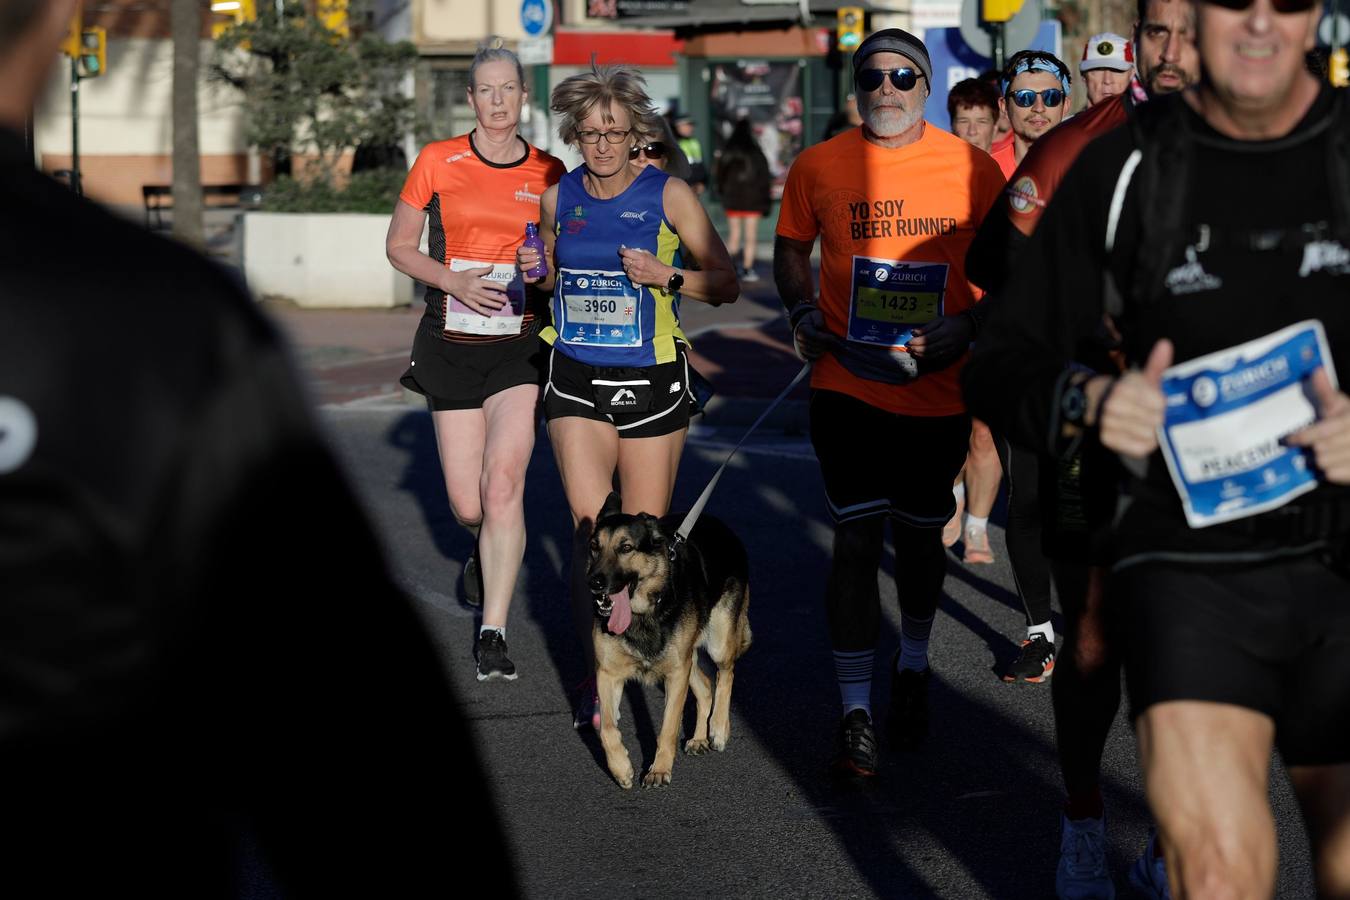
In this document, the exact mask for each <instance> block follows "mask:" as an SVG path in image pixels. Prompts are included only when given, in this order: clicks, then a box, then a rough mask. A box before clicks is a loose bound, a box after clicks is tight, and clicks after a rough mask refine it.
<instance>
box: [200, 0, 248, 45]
mask: <svg viewBox="0 0 1350 900" xmlns="http://www.w3.org/2000/svg"><path fill="white" fill-rule="evenodd" d="M257 17H258V10H257V7H256V5H255V2H254V0H212V3H211V39H212V40H215V39H216V38H218V37H220V36H221V34H223V33H224V32H225V31H226V30H227V29H230V28H233V27H234V26H236V25H238V24H240V23H241V22H251V21H253V20H254V19H256V18H257Z"/></svg>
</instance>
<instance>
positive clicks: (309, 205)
mask: <svg viewBox="0 0 1350 900" xmlns="http://www.w3.org/2000/svg"><path fill="white" fill-rule="evenodd" d="M407 177H408V173H407V172H404V171H403V170H402V169H375V170H373V171H368V172H358V173H357V174H355V175H353V176H352V177H351V180H350V181H349V182H348V184H347V186H346V187H345V188H343V189H339V188H337V187H335V186H334V185H333V184H332V182H330V181H327V180H325V179H315V180H312V181H297V180H296V179H294V178H291V177H290V176H289V175H282V176H281V177H279V178H278V179H277V180H276V181H274V182H272V183H271V184H269V185H268V186H267V187H266V189H265V190H264V191H263V201H262V208H263V211H264V212H298V213H383V214H385V215H388V214H389V213H391V212H393V211H394V203H395V202H397V201H398V194H399V191H401V190H402V189H403V182H404V180H405V179H406V178H407Z"/></svg>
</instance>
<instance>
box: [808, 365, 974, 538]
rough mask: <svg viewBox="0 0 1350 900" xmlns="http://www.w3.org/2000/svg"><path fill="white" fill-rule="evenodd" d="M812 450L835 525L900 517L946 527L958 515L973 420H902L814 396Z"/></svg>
mask: <svg viewBox="0 0 1350 900" xmlns="http://www.w3.org/2000/svg"><path fill="white" fill-rule="evenodd" d="M811 444H812V446H813V447H815V450H816V458H817V459H819V460H820V473H821V477H822V478H823V479H824V481H825V501H826V503H827V504H828V505H829V509H830V517H831V518H832V519H834V522H835V524H836V525H837V524H840V523H842V522H851V521H853V520H855V519H864V518H867V517H869V516H885V515H890V516H894V517H896V518H897V519H899V520H901V521H902V522H904V523H905V524H907V525H910V526H912V527H915V528H941V527H942V526H943V525H946V524H947V520H948V519H950V518H951V517H952V514H953V513H954V512H955V511H956V500H955V499H954V498H953V497H952V482H953V481H954V480H955V479H956V473H957V472H960V471H961V466H962V465H964V464H965V461H966V451H967V450H968V449H969V446H970V416H968V415H964V414H963V415H959V416H902V415H897V414H895V413H889V412H886V411H885V410H881V409H877V408H876V407H875V406H872V405H871V404H869V403H864V402H863V401H861V400H859V399H857V398H856V397H850V396H849V395H847V394H841V393H838V392H836V391H823V390H816V391H812V392H811Z"/></svg>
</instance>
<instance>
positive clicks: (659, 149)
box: [628, 141, 666, 159]
mask: <svg viewBox="0 0 1350 900" xmlns="http://www.w3.org/2000/svg"><path fill="white" fill-rule="evenodd" d="M639 153H640V154H642V155H643V156H645V157H647V158H648V159H660V158H661V157H663V156H665V155H666V145H665V143H664V142H663V141H652V142H651V143H650V144H647V145H646V146H644V147H629V148H628V158H629V159H637V158H638V154H639Z"/></svg>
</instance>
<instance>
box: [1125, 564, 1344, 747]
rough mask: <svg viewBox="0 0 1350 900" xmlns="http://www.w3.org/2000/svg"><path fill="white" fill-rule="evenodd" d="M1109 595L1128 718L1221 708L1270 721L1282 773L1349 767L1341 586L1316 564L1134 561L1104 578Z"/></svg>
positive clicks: (1338, 577)
mask: <svg viewBox="0 0 1350 900" xmlns="http://www.w3.org/2000/svg"><path fill="white" fill-rule="evenodd" d="M1109 596H1110V600H1109V604H1110V615H1111V621H1112V625H1113V628H1114V634H1113V635H1112V640H1113V641H1114V642H1116V644H1117V646H1118V648H1119V651H1120V653H1121V654H1122V655H1123V656H1124V660H1125V673H1126V677H1127V679H1128V685H1129V693H1130V707H1131V710H1130V711H1131V714H1132V715H1134V716H1137V715H1139V713H1141V712H1143V711H1144V710H1145V709H1147V708H1148V707H1149V706H1151V705H1153V704H1155V703H1162V702H1165V701H1168V700H1209V701H1213V702H1216V703H1232V704H1235V705H1237V706H1243V707H1246V708H1248V709H1253V710H1256V711H1257V712H1261V713H1265V714H1266V715H1267V716H1270V718H1271V719H1273V720H1274V722H1275V743H1276V746H1278V747H1279V748H1280V753H1281V754H1282V755H1283V756H1284V759H1285V762H1286V763H1287V764H1289V765H1325V764H1332V763H1344V762H1350V581H1347V580H1346V579H1345V578H1344V577H1342V576H1341V575H1338V574H1336V573H1335V572H1333V571H1332V570H1331V569H1329V568H1327V567H1326V565H1324V564H1323V563H1322V562H1320V561H1319V560H1318V559H1317V558H1316V557H1311V556H1309V557H1299V558H1296V559H1292V560H1289V559H1286V560H1281V561H1272V562H1267V563H1264V564H1260V565H1250V566H1238V567H1234V566H1229V567H1227V568H1224V569H1222V570H1220V569H1215V568H1199V567H1189V568H1183V567H1180V566H1178V565H1176V564H1163V563H1140V564H1137V565H1134V566H1131V567H1129V568H1128V569H1125V570H1124V571H1122V572H1119V573H1117V574H1115V575H1113V576H1112V582H1111V593H1110V595H1109Z"/></svg>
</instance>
